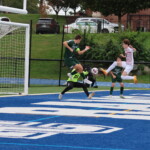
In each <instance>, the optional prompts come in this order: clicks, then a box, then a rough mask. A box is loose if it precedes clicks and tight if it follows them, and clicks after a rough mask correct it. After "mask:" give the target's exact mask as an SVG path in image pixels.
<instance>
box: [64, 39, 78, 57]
mask: <svg viewBox="0 0 150 150" xmlns="http://www.w3.org/2000/svg"><path fill="white" fill-rule="evenodd" d="M68 45H69V46H70V47H71V48H72V49H73V52H71V51H70V50H69V49H68V48H66V50H65V54H64V58H65V59H68V58H74V57H75V52H77V51H80V48H79V45H78V44H76V43H75V42H74V40H70V41H68Z"/></svg>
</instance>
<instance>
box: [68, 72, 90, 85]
mask: <svg viewBox="0 0 150 150" xmlns="http://www.w3.org/2000/svg"><path fill="white" fill-rule="evenodd" d="M73 71H74V70H72V72H73ZM83 73H84V75H88V71H83ZM80 76H81V75H80V73H76V74H74V75H72V79H70V78H68V80H67V81H71V82H78V80H79V78H80Z"/></svg>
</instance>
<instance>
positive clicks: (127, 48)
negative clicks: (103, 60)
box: [101, 39, 137, 83]
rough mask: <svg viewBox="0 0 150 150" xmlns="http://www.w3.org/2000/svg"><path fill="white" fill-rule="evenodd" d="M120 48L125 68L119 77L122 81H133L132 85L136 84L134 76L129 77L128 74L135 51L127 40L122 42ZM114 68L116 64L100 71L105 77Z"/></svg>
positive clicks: (131, 67) (131, 68)
mask: <svg viewBox="0 0 150 150" xmlns="http://www.w3.org/2000/svg"><path fill="white" fill-rule="evenodd" d="M122 47H123V48H124V51H125V56H124V55H123V54H121V55H120V56H121V57H123V58H126V67H125V69H124V71H123V73H122V75H121V78H122V79H123V80H134V83H137V77H136V76H129V73H130V72H131V71H132V70H133V66H134V57H133V53H134V52H135V51H136V49H135V48H133V47H132V46H131V45H130V41H129V40H128V39H124V40H123V43H122ZM115 67H116V64H115V63H113V64H112V65H111V66H110V67H109V68H108V69H107V70H104V69H102V68H101V71H102V72H103V73H104V74H105V75H107V74H108V73H109V72H110V71H111V70H112V69H114V68H115Z"/></svg>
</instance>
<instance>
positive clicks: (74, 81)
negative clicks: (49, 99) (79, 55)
mask: <svg viewBox="0 0 150 150" xmlns="http://www.w3.org/2000/svg"><path fill="white" fill-rule="evenodd" d="M74 71H75V69H73V70H72V72H74ZM83 73H84V75H85V76H86V75H88V72H87V71H83ZM79 78H80V73H76V74H74V75H72V78H68V80H67V87H66V88H65V89H64V90H63V91H62V92H61V94H59V96H58V98H59V99H62V97H63V95H64V94H65V93H66V92H68V91H69V90H71V89H73V88H83V90H84V92H85V94H86V96H87V97H88V99H91V98H92V97H93V96H94V94H95V93H91V94H89V92H88V89H87V86H86V85H85V84H84V83H80V82H78V79H79Z"/></svg>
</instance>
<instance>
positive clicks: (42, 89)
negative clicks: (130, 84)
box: [29, 86, 150, 94]
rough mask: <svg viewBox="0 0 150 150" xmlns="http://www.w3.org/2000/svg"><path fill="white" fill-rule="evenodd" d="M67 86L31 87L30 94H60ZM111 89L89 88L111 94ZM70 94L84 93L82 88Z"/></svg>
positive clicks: (73, 90) (75, 89)
mask: <svg viewBox="0 0 150 150" xmlns="http://www.w3.org/2000/svg"><path fill="white" fill-rule="evenodd" d="M64 88H65V86H50V87H30V88H29V94H39V93H60V92H62V91H63V89H64ZM109 89H110V87H98V88H88V90H89V92H90V91H100V90H105V91H106V90H107V91H108V94H109ZM126 89H131V90H132V89H133V90H150V89H148V88H137V89H136V88H125V90H126ZM115 90H120V88H119V87H115V88H114V91H115ZM69 92H83V90H82V89H81V88H74V89H72V90H70V91H69Z"/></svg>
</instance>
